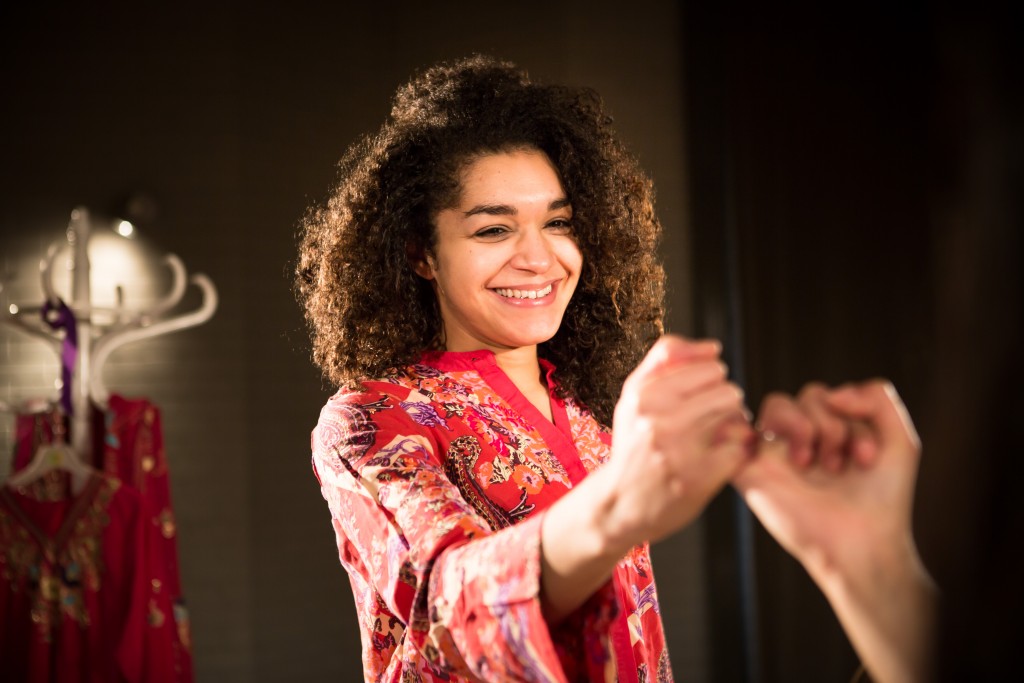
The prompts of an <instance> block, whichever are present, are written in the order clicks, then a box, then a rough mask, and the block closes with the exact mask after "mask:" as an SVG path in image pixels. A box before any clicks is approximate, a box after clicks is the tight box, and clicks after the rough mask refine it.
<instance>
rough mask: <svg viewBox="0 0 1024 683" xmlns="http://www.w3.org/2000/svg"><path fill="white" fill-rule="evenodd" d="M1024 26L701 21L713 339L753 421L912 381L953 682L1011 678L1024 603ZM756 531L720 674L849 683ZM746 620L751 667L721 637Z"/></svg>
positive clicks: (718, 629)
mask: <svg viewBox="0 0 1024 683" xmlns="http://www.w3.org/2000/svg"><path fill="white" fill-rule="evenodd" d="M1022 25H1024V24H1022V22H1021V20H1020V13H1019V12H1017V13H1015V14H1014V13H1012V12H1011V11H1007V10H1000V11H996V10H995V9H994V8H989V7H985V6H984V4H981V5H977V6H975V7H972V8H971V9H970V10H966V9H963V8H961V9H960V10H959V11H955V10H953V9H952V8H950V7H946V6H944V5H943V4H942V3H898V4H895V5H892V4H888V5H886V6H885V7H884V8H878V7H875V6H873V5H872V4H871V3H868V4H867V5H857V6H856V7H854V6H851V7H848V8H845V9H844V11H843V12H839V11H837V8H834V7H828V8H825V7H818V6H814V5H812V4H811V3H782V4H781V6H780V5H778V4H775V5H771V6H770V7H769V6H761V5H759V4H756V3H748V2H741V1H733V2H725V3H716V4H715V5H714V6H711V5H707V4H699V3H688V4H687V7H686V11H685V13H684V26H685V31H684V37H683V44H684V53H685V59H684V63H685V64H686V81H687V121H688V132H689V135H688V139H689V140H690V144H691V148H690V151H691V155H690V172H691V178H692V183H691V186H692V189H691V196H692V198H693V201H692V210H693V216H694V218H693V225H694V230H693V238H692V239H693V248H694V253H695V254H698V255H701V258H699V259H696V260H695V264H694V277H695V280H696V298H695V301H696V306H697V309H696V316H697V326H698V328H699V329H701V330H703V331H704V332H705V333H709V334H713V335H716V336H723V337H725V338H726V339H727V340H728V344H727V349H728V352H729V354H730V355H731V358H732V367H733V369H734V370H735V371H736V372H737V373H738V375H739V376H740V379H741V380H742V381H743V382H744V384H745V386H746V388H747V390H748V397H749V399H750V400H749V402H750V404H751V405H755V404H756V403H757V402H758V401H759V400H760V398H761V397H762V396H764V395H765V393H766V392H769V391H773V390H784V391H790V392H792V391H796V390H797V389H799V387H800V386H801V385H803V384H804V383H805V382H808V381H811V380H823V381H826V382H830V383H835V382H842V381H846V380H851V379H865V378H869V377H873V376H885V377H888V378H890V379H892V380H893V382H894V383H895V385H896V387H897V388H898V390H899V391H900V393H901V394H902V396H903V397H904V400H905V401H906V403H907V406H908V408H909V409H910V412H911V414H912V415H914V416H915V419H916V421H917V424H918V428H919V430H920V432H921V436H922V438H923V442H924V444H925V448H924V459H923V461H922V465H921V472H920V477H919V487H918V496H917V500H916V509H915V528H916V533H917V536H918V539H919V544H920V547H921V551H922V554H923V556H924V559H925V561H926V563H927V564H928V565H929V566H930V567H931V569H932V570H933V572H934V574H935V576H936V577H937V579H938V580H939V582H940V585H941V586H942V587H943V590H944V591H945V592H946V595H947V597H946V599H945V603H944V604H945V608H946V618H945V620H944V622H943V624H942V627H941V631H942V633H943V638H944V640H943V641H942V647H941V651H940V652H939V653H938V659H939V661H940V662H941V665H942V671H943V676H944V680H945V679H948V680H968V679H969V680H1001V679H1002V676H1004V675H1005V673H1006V672H1007V671H1009V670H1010V669H1008V668H1006V665H1008V664H1011V662H1012V660H1013V658H1014V653H1013V649H1012V648H1013V646H1012V645H1010V644H1009V640H1008V639H1007V636H1006V633H1007V632H1012V631H1014V627H1013V626H1012V625H1011V623H1012V620H1013V618H1014V617H1013V614H1014V610H1017V609H1018V608H1019V606H1020V604H1021V590H1020V588H1019V568H1020V566H1021V562H1022V557H1024V553H1021V551H1020V550H1019V549H1018V548H1017V543H1016V542H1014V541H1011V540H1010V539H1019V538H1020V534H1021V533H1022V532H1024V528H1022V520H1021V515H1020V514H1019V513H1018V512H1016V510H1015V508H1016V507H1018V506H1015V505H1014V495H1015V494H1014V493H1013V490H1014V485H1013V484H1011V483H1009V482H1017V481H1019V476H1018V475H1017V473H1019V471H1020V464H1019V462H1020V460H1019V458H1017V457H1013V456H1009V455H1007V449H1009V450H1011V451H1014V452H1017V453H1019V440H1018V439H1017V438H1016V435H1019V432H1020V426H1019V425H1020V418H1019V410H1020V405H1021V401H1020V398H1019V381H1020V360H1019V355H1020V354H1019V343H1020V340H1021V334H1020V332H1021V330H1020V328H1021V325H1020V320H1021V318H1020V308H1019V302H1020V296H1019V286H1020V251H1019V245H1020V239H1019V233H1020V229H1021V199H1020V198H1021V193H1020V188H1021V187H1022V186H1021V184H1020V183H1021V180H1022V173H1021V171H1022V160H1024V155H1022V151H1024V147H1022V146H1021V123H1022V121H1024V117H1022V115H1021V111H1022V110H1021V90H1020V87H1019V85H1020V80H1019V77H1020V64H1024V60H1022V59H1021V57H1020V40H1019V36H1020V29H1021V27H1022ZM1010 444H1018V445H1015V446H1010ZM748 521H749V520H748V519H747V518H746V517H745V515H744V513H743V512H742V511H741V510H738V508H737V507H736V506H735V505H733V504H732V501H731V500H729V497H728V496H723V498H722V499H720V500H719V501H716V503H715V505H714V506H712V508H711V509H710V510H709V513H708V515H706V522H707V524H708V527H707V529H708V538H709V544H708V555H707V557H708V558H709V562H712V563H713V565H712V566H714V567H716V568H717V569H718V570H719V571H718V572H716V573H712V574H711V592H710V598H709V600H710V610H709V613H710V614H711V615H712V628H713V630H714V633H715V634H716V636H718V637H716V639H715V640H714V643H713V652H712V665H713V666H714V667H715V668H716V672H717V674H718V676H716V680H723V681H724V680H736V681H739V680H746V681H788V680H808V681H825V680H847V679H848V678H849V676H850V675H851V674H852V672H853V671H854V670H855V668H856V667H857V659H856V656H855V654H854V652H853V651H852V649H851V648H850V646H849V644H848V642H847V640H846V638H845V636H844V635H843V633H842V631H841V629H840V628H839V625H838V623H837V622H836V620H835V618H834V616H833V615H832V614H831V611H830V610H829V608H828V605H827V603H826V602H825V601H824V599H823V598H822V597H821V595H820V593H819V592H818V591H817V589H816V588H815V587H814V586H813V584H812V583H811V581H810V579H809V578H808V577H807V575H806V573H805V572H804V571H803V570H802V568H801V567H799V565H797V564H796V563H795V562H794V561H793V560H792V559H791V558H789V557H788V556H787V555H786V554H785V553H783V552H782V551H781V550H780V549H779V548H778V547H777V545H776V544H775V543H774V542H773V541H772V539H771V538H769V537H768V536H767V535H766V534H764V533H763V532H761V531H760V530H759V528H758V527H757V526H756V524H755V525H754V530H755V531H754V534H753V536H752V538H751V539H750V540H747V539H744V538H743V535H742V530H743V528H744V526H745V524H746V523H747V522H748ZM737 530H739V531H737ZM723 558H724V559H723ZM726 560H727V561H726ZM737 563H738V564H737ZM751 567H752V568H753V572H749V570H750V568H751ZM744 570H747V571H748V572H749V573H747V574H745V573H744ZM744 579H749V582H747V583H746V584H745V583H744ZM737 586H739V587H740V589H743V588H746V589H748V590H749V591H750V595H752V596H754V597H755V598H756V600H755V601H754V602H750V603H743V602H740V601H738V600H737V599H736V596H737V595H740V594H742V593H741V592H739V590H737ZM744 615H746V616H749V617H751V618H752V619H753V623H754V624H756V635H755V636H754V637H753V638H752V639H751V640H750V642H749V643H748V644H747V647H746V650H744V652H745V653H746V654H748V655H750V658H744V657H737V651H738V650H739V649H740V648H741V646H742V645H743V642H742V641H741V640H740V638H739V637H738V635H737V637H735V638H733V639H731V640H730V639H729V638H727V637H722V636H721V634H728V633H732V634H740V633H742V628H741V627H742V618H743V617H744Z"/></svg>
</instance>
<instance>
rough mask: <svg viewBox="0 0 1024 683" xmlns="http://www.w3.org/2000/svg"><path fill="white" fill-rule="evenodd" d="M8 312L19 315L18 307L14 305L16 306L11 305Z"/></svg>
mask: <svg viewBox="0 0 1024 683" xmlns="http://www.w3.org/2000/svg"><path fill="white" fill-rule="evenodd" d="M7 310H9V311H10V312H11V315H17V314H18V307H17V306H16V305H14V304H11V306H10V308H8V309H7Z"/></svg>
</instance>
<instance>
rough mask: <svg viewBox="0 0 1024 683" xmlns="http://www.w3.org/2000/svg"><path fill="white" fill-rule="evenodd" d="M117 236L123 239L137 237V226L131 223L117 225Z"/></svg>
mask: <svg viewBox="0 0 1024 683" xmlns="http://www.w3.org/2000/svg"><path fill="white" fill-rule="evenodd" d="M117 234H118V235H120V236H121V237H135V226H134V225H132V224H131V222H130V221H121V222H120V223H118V224H117Z"/></svg>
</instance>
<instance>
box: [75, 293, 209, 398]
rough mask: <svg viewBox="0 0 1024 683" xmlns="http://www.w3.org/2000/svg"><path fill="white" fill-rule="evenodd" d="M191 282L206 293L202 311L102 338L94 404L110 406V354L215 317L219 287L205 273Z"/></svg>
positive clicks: (97, 350)
mask: <svg viewBox="0 0 1024 683" xmlns="http://www.w3.org/2000/svg"><path fill="white" fill-rule="evenodd" d="M190 282H191V283H192V284H194V285H196V286H197V287H199V289H200V290H202V293H203V303H202V305H200V307H199V309H198V310H195V311H193V312H191V313H186V314H184V315H179V316H176V317H173V318H168V319H167V320H161V321H159V322H155V323H153V324H151V325H147V326H146V327H137V328H132V329H129V330H122V331H118V332H113V333H111V334H109V335H107V336H105V337H101V338H100V339H99V340H98V341H97V342H96V345H95V346H94V347H93V371H92V377H90V379H89V393H90V395H91V396H92V400H93V401H95V402H96V403H97V404H99V405H106V402H107V399H108V398H110V393H109V392H108V391H107V388H106V386H105V385H104V384H103V366H104V365H105V364H106V362H107V359H108V358H110V354H111V353H113V352H114V351H115V350H117V349H119V348H121V347H122V346H124V345H125V344H128V343H131V342H133V341H139V340H141V339H149V338H150V337H156V336H159V335H161V334H168V333H170V332H177V331H178V330H184V329H187V328H189V327H195V326H197V325H202V324H203V323H205V322H206V321H207V320H209V319H210V318H212V317H213V314H214V313H215V312H216V311H217V303H218V299H217V288H216V287H214V286H213V282H212V281H211V280H210V278H208V277H206V276H205V275H203V274H201V273H197V274H196V275H193V276H192V277H191V278H190Z"/></svg>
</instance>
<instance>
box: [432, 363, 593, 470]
mask: <svg viewBox="0 0 1024 683" xmlns="http://www.w3.org/2000/svg"><path fill="white" fill-rule="evenodd" d="M538 360H539V362H540V367H541V370H543V371H544V379H545V380H546V384H547V390H548V400H549V401H550V402H551V417H552V420H549V419H548V418H547V416H545V415H544V413H542V412H541V411H540V410H539V409H538V408H537V406H535V405H533V403H532V402H531V401H530V399H528V398H527V397H526V394H524V393H523V392H522V391H520V390H519V387H517V386H516V384H515V382H513V381H512V379H511V378H510V377H509V376H508V375H507V374H505V371H504V370H502V369H501V366H499V365H498V360H497V358H496V357H495V355H494V352H493V351H490V350H487V349H481V350H479V351H430V352H428V353H426V354H424V355H423V358H422V359H421V362H422V363H424V364H425V365H429V366H430V367H433V368H436V369H438V370H441V371H442V372H460V371H467V370H469V371H476V372H478V373H479V374H480V376H481V377H482V378H483V379H484V381H485V382H487V384H488V386H490V387H491V389H493V390H494V391H495V392H496V393H497V394H498V395H499V396H501V398H503V399H505V401H506V402H507V403H508V404H509V405H510V406H512V407H513V408H514V409H515V410H516V411H517V412H518V413H519V414H520V415H522V416H523V417H524V418H525V419H526V421H527V422H528V423H529V424H530V425H531V426H533V427H534V428H535V429H536V430H537V431H538V432H540V435H541V437H542V438H543V439H544V442H545V443H546V444H547V445H548V448H550V449H551V450H552V452H553V453H555V455H556V456H557V457H558V459H559V460H560V461H561V463H562V466H563V467H565V469H566V472H567V473H568V475H569V479H570V481H572V483H573V484H574V485H575V484H578V483H580V482H581V481H582V480H583V478H584V477H585V476H586V475H587V471H586V468H585V467H584V466H583V462H582V461H581V460H580V455H579V451H577V450H576V444H575V443H573V438H572V426H571V425H570V424H569V414H568V413H567V412H566V409H565V401H563V400H562V399H560V398H559V397H558V396H557V394H556V392H555V390H554V388H555V379H554V372H555V366H554V365H552V364H551V363H550V362H548V361H547V360H546V359H544V358H539V359H538Z"/></svg>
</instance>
